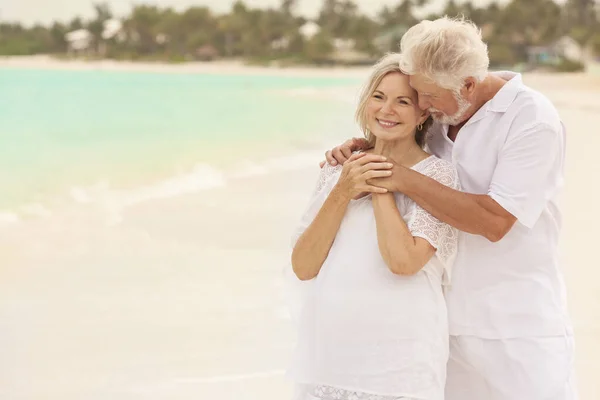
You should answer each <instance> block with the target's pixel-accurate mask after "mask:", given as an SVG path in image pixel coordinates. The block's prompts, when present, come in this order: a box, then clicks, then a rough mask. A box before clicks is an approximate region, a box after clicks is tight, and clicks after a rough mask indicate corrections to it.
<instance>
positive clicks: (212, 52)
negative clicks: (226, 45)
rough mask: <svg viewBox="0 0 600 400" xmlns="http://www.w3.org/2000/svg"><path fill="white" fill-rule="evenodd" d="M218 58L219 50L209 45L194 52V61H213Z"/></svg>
mask: <svg viewBox="0 0 600 400" xmlns="http://www.w3.org/2000/svg"><path fill="white" fill-rule="evenodd" d="M218 57H219V50H217V49H216V48H215V47H214V46H213V45H210V44H206V45H204V46H202V47H199V48H198V49H197V50H196V59H197V60H199V61H213V60H215V59H217V58H218Z"/></svg>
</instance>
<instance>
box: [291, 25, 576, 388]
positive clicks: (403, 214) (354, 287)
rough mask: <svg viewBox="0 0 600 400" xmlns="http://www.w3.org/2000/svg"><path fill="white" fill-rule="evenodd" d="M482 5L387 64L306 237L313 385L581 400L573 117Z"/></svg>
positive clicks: (300, 353)
mask: <svg viewBox="0 0 600 400" xmlns="http://www.w3.org/2000/svg"><path fill="white" fill-rule="evenodd" d="M488 64H489V59H488V54H487V46H486V44H485V43H484V42H483V41H482V39H481V34H480V31H479V29H478V28H477V27H476V26H475V25H473V24H472V23H471V22H469V21H465V20H455V19H449V18H441V19H438V20H435V21H423V22H421V23H419V24H417V25H415V26H414V27H412V28H411V29H410V30H409V31H408V32H407V33H406V34H405V35H404V37H403V38H402V41H401V52H400V53H399V54H391V55H388V56H386V57H384V58H383V59H382V60H381V61H380V62H379V63H378V64H376V65H375V66H374V68H373V72H372V74H371V76H370V78H369V81H368V82H367V84H366V86H365V88H364V90H363V92H362V95H361V97H360V103H359V106H358V109H357V112H356V119H357V121H358V124H359V125H360V128H361V129H362V131H363V132H364V134H365V138H364V139H352V140H349V141H347V142H346V143H344V144H342V145H341V146H339V147H336V148H335V149H333V150H332V151H328V152H327V163H326V164H324V165H323V166H322V168H321V172H320V178H319V181H318V184H317V188H316V190H315V193H314V195H313V197H312V199H311V201H310V204H309V207H308V208H307V211H306V213H305V214H304V216H303V217H302V220H301V224H300V227H299V229H298V230H297V234H296V236H295V238H294V248H293V252H292V262H291V264H292V266H291V268H290V270H291V271H293V274H292V273H290V274H289V275H290V276H291V277H293V279H294V280H295V281H296V283H295V284H296V285H299V286H302V287H303V293H304V295H303V297H302V298H301V299H302V304H301V305H300V309H299V310H300V312H299V319H298V323H299V324H298V343H297V348H296V351H295V354H294V356H293V359H292V365H291V368H290V370H289V375H290V377H291V378H292V379H293V380H294V381H295V383H296V398H297V399H299V400H315V399H318V400H333V399H335V400H399V399H422V400H438V399H447V400H575V399H576V396H577V395H576V389H575V382H574V373H573V336H572V330H571V326H570V322H569V318H568V315H567V310H566V301H565V287H564V283H563V277H562V274H561V272H560V266H559V256H558V240H559V233H560V228H561V213H560V209H559V206H558V198H559V195H560V192H561V189H562V186H563V167H564V157H565V130H564V127H563V125H562V122H561V120H560V118H559V116H558V113H557V111H556V110H555V108H554V107H553V106H552V104H551V103H550V101H548V99H546V98H545V97H544V96H543V95H541V94H540V93H538V92H536V91H534V90H532V89H530V88H529V87H527V86H525V85H524V84H523V82H522V80H521V76H520V75H518V74H515V73H511V72H499V73H490V72H488Z"/></svg>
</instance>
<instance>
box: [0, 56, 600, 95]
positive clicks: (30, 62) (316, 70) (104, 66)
mask: <svg viewBox="0 0 600 400" xmlns="http://www.w3.org/2000/svg"><path fill="white" fill-rule="evenodd" d="M9 68H16V69H33V70H60V71H114V72H138V73H180V74H209V75H247V76H287V77H308V78H315V77H323V78H365V77H366V76H367V74H368V73H369V72H370V66H323V67H320V66H316V65H314V66H310V65H298V66H289V67H285V66H258V65H248V64H245V63H244V62H243V61H240V60H220V61H192V62H183V63H173V64H171V63H167V62H163V61H157V62H150V61H139V62H138V61H119V60H112V59H104V60H81V59H72V60H67V59H58V58H55V57H52V56H50V55H34V56H0V70H2V69H9ZM598 68H599V67H598V65H596V64H594V65H591V66H590V68H589V69H588V70H587V71H585V72H562V73H561V72H543V71H531V72H522V74H523V75H524V76H527V77H531V78H534V79H536V80H538V79H544V78H555V77H559V76H560V77H561V79H567V80H568V82H567V84H569V83H571V82H572V83H573V84H575V85H577V88H578V89H581V88H583V89H585V88H588V87H589V84H590V80H592V81H593V83H594V84H597V85H598V86H595V85H594V89H595V88H597V87H600V74H599V73H598V70H599V69H598Z"/></svg>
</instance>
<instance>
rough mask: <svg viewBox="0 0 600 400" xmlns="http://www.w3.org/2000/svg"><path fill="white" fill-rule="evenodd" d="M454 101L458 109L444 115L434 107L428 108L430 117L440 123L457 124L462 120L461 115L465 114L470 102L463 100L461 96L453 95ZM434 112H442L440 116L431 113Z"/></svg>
mask: <svg viewBox="0 0 600 400" xmlns="http://www.w3.org/2000/svg"><path fill="white" fill-rule="evenodd" d="M455 99H456V102H457V103H458V110H457V111H456V112H455V113H454V114H452V115H446V114H444V113H443V112H441V111H440V110H438V109H436V108H429V110H428V111H429V112H430V113H432V115H431V117H432V118H433V120H434V121H435V122H437V123H439V124H442V125H458V124H460V123H461V122H462V117H463V115H465V113H466V112H467V110H468V109H469V107H471V103H469V102H468V101H467V100H465V99H464V98H463V97H462V96H460V95H458V96H455ZM434 112H437V113H440V114H442V115H441V116H440V117H438V116H436V115H435V114H433V113H434Z"/></svg>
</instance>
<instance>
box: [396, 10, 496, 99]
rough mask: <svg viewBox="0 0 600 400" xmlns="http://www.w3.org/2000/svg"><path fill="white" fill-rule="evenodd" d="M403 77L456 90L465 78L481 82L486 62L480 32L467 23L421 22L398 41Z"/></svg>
mask: <svg viewBox="0 0 600 400" xmlns="http://www.w3.org/2000/svg"><path fill="white" fill-rule="evenodd" d="M400 48H401V53H402V60H401V61H400V68H401V69H402V71H403V72H404V73H405V74H408V75H416V74H420V75H423V76H425V77H426V78H428V79H429V80H431V81H432V82H433V83H435V84H436V85H438V86H440V87H443V88H445V89H449V90H452V91H454V92H455V93H456V92H457V91H459V90H460V89H461V88H462V86H463V85H464V82H465V79H467V78H469V77H473V78H474V79H475V80H476V81H477V82H481V81H482V80H484V79H485V77H486V75H487V73H488V67H489V64H490V59H489V56H488V50H487V45H486V44H485V43H484V42H483V40H482V38H481V30H480V29H479V28H478V27H477V26H476V25H475V24H474V23H473V22H471V21H468V20H465V19H458V18H456V19H452V18H448V17H442V18H439V19H436V20H435V21H422V22H420V23H418V24H417V25H415V26H413V27H412V28H410V29H409V30H408V31H407V32H406V33H405V34H404V36H402V40H401V41H400Z"/></svg>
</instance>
